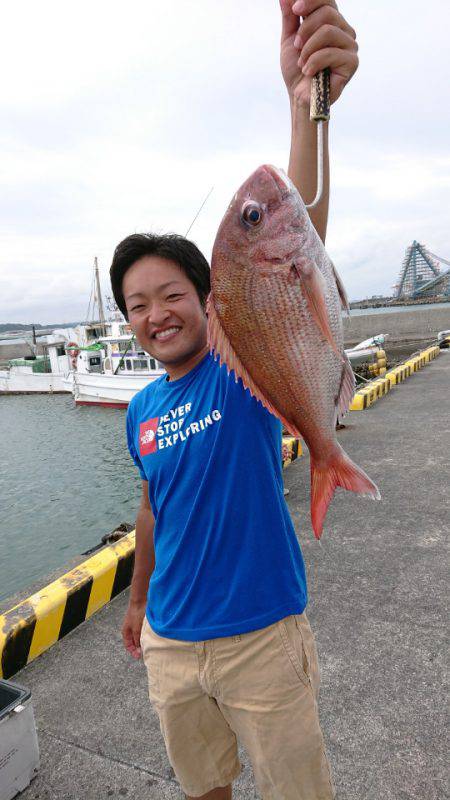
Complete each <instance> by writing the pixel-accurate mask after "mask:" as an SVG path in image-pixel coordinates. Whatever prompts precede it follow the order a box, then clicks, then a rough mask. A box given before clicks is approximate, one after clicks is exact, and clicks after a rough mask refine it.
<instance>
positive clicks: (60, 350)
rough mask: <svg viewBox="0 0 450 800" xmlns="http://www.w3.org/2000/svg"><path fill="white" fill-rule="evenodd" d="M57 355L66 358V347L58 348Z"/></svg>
mask: <svg viewBox="0 0 450 800" xmlns="http://www.w3.org/2000/svg"><path fill="white" fill-rule="evenodd" d="M56 355H57V356H65V355H66V349H65V347H57V348H56Z"/></svg>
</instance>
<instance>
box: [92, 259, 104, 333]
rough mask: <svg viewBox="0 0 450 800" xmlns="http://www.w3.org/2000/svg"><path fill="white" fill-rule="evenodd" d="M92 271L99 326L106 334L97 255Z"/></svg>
mask: <svg viewBox="0 0 450 800" xmlns="http://www.w3.org/2000/svg"><path fill="white" fill-rule="evenodd" d="M94 273H95V293H96V295H97V304H98V315H99V320H100V326H101V331H102V335H103V336H106V326H105V312H104V309H103V298H102V290H101V289H100V277H99V273H98V260H97V256H95V259H94Z"/></svg>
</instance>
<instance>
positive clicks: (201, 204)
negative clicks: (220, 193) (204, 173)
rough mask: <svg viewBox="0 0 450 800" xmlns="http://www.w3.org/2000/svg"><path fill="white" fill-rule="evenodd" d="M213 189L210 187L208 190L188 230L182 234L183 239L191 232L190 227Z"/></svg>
mask: <svg viewBox="0 0 450 800" xmlns="http://www.w3.org/2000/svg"><path fill="white" fill-rule="evenodd" d="M213 189H214V186H211V188H210V190H209V192H208V194H207V195H206V197H205V199H204V200H203V203H202V204H201V206H200V208H199V210H198V211H197V213H196V215H195V217H194V219H193V220H192V222H191V224H190V225H189V228H188V229H187V231H186V233H185V234H184V235H185V237H186V236H187V235H188V233H189V231H190V230H191V228H192V226H193V224H194V222H195V220H196V219H197V217H198V215H199V214H200V211H201V210H202V208H203V206H204V205H205V203H206V201H207V199H208V197H209V195H210V194H211V192H212V190H213Z"/></svg>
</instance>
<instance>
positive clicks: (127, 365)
mask: <svg viewBox="0 0 450 800" xmlns="http://www.w3.org/2000/svg"><path fill="white" fill-rule="evenodd" d="M125 366H126V368H127V369H129V370H132V369H133V366H132V364H131V358H126V359H125Z"/></svg>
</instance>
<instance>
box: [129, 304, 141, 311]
mask: <svg viewBox="0 0 450 800" xmlns="http://www.w3.org/2000/svg"><path fill="white" fill-rule="evenodd" d="M139 308H144V306H142V305H140V306H133V308H132V309H131V311H138V309H139Z"/></svg>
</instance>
